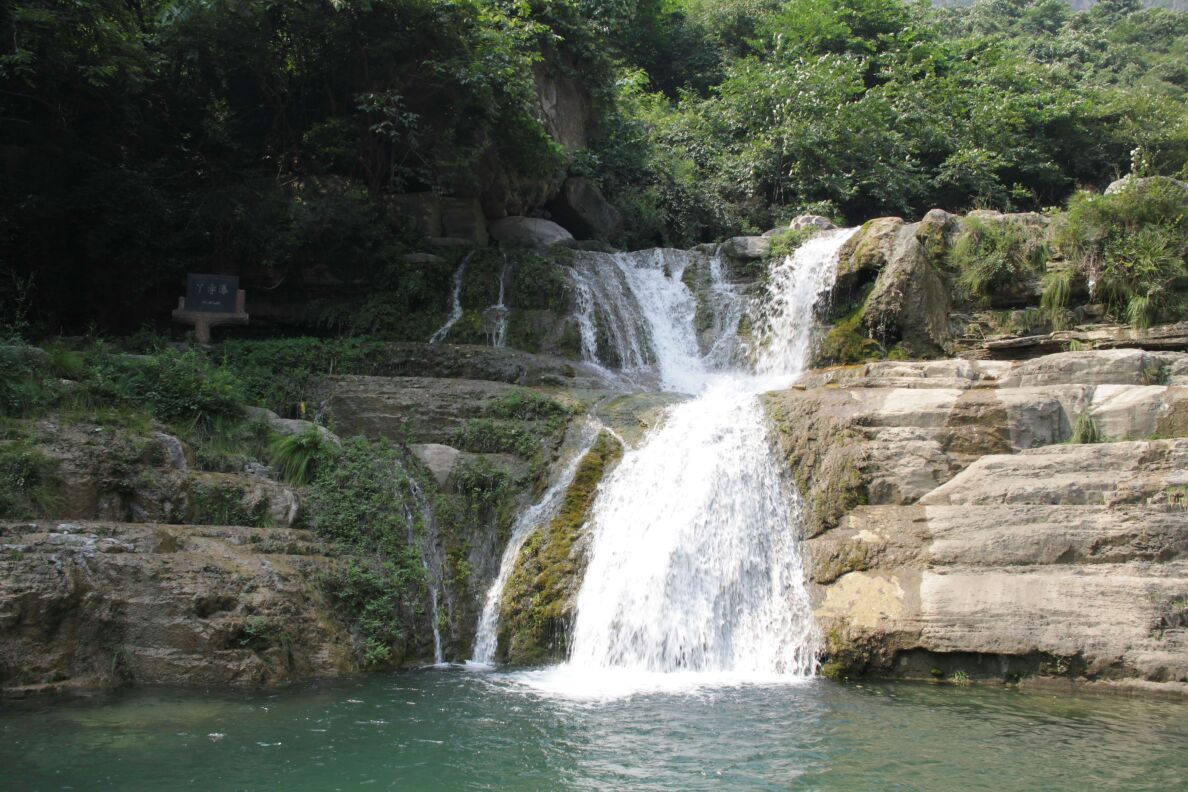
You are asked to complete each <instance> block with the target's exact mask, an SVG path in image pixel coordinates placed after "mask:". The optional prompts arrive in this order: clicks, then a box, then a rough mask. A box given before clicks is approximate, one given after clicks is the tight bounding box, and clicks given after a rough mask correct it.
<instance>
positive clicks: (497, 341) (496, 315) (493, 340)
mask: <svg viewBox="0 0 1188 792" xmlns="http://www.w3.org/2000/svg"><path fill="white" fill-rule="evenodd" d="M507 268H508V263H507V254H506V253H505V254H503V269H502V270H501V271H500V273H499V302H497V303H495V304H494V305H492V306H490V307H489V308H487V310H485V311H483V326H484V329H485V330H486V333H487V341H489V342H490V344H491V346H493V347H504V346H507V319H508V315H509V314H510V313H511V311H509V310H508V308H507V305H506V304H505V303H504V295H505V292H506V286H507Z"/></svg>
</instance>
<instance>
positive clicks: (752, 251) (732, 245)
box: [722, 236, 771, 261]
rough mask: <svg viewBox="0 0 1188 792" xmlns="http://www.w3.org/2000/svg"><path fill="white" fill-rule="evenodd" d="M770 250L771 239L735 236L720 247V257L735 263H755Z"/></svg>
mask: <svg viewBox="0 0 1188 792" xmlns="http://www.w3.org/2000/svg"><path fill="white" fill-rule="evenodd" d="M770 250H771V237H765V236H737V237H731V238H730V239H728V240H726V242H725V243H724V244H723V245H722V255H724V256H727V257H728V258H732V259H735V260H737V261H757V260H758V259H761V258H763V257H764V256H766V255H767V253H768V251H770Z"/></svg>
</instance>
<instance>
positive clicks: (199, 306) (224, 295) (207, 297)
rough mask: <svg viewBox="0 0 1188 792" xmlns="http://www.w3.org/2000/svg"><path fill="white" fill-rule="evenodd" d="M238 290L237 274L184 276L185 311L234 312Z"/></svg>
mask: <svg viewBox="0 0 1188 792" xmlns="http://www.w3.org/2000/svg"><path fill="white" fill-rule="evenodd" d="M238 291H239V277H238V276H237V275H195V274H193V273H191V274H189V275H187V276H186V302H185V309H186V310H187V311H200V312H202V313H235V295H236V293H237V292H238Z"/></svg>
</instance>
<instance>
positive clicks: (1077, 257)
mask: <svg viewBox="0 0 1188 792" xmlns="http://www.w3.org/2000/svg"><path fill="white" fill-rule="evenodd" d="M1055 241H1056V245H1057V246H1058V247H1059V248H1060V249H1061V250H1062V251H1063V253H1064V255H1065V256H1066V257H1068V258H1069V259H1070V260H1071V261H1072V263H1073V264H1074V266H1075V267H1076V268H1077V269H1078V271H1079V273H1080V274H1081V276H1082V277H1084V278H1085V279H1086V280H1088V281H1089V282H1091V283H1092V284H1093V285H1094V287H1095V290H1096V295H1097V296H1099V297H1100V298H1101V300H1102V301H1103V302H1104V303H1105V305H1106V307H1107V309H1108V310H1109V311H1110V312H1111V313H1112V314H1113V315H1114V316H1116V317H1117V318H1119V319H1121V320H1123V321H1127V322H1129V323H1130V324H1132V325H1134V326H1135V327H1138V328H1143V327H1147V326H1149V325H1151V324H1154V323H1156V322H1159V321H1164V320H1177V319H1179V318H1182V317H1183V316H1184V315H1185V311H1186V309H1188V189H1185V188H1184V187H1182V186H1179V185H1177V184H1175V183H1174V182H1171V181H1169V180H1155V181H1151V182H1147V183H1144V184H1133V185H1131V186H1129V187H1127V188H1126V189H1124V190H1122V191H1121V192H1120V193H1117V194H1115V195H1102V196H1096V195H1091V194H1088V193H1078V194H1077V195H1076V196H1074V197H1073V199H1072V201H1071V202H1070V203H1069V209H1068V213H1067V215H1066V216H1065V217H1064V218H1063V219H1062V222H1061V223H1060V224H1059V225H1058V228H1057V231H1056V235H1055ZM1054 296H1055V295H1054Z"/></svg>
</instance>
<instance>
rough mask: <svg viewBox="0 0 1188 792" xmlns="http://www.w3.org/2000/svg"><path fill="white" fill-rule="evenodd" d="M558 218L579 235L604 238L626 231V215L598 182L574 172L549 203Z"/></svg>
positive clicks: (562, 223) (607, 238)
mask: <svg viewBox="0 0 1188 792" xmlns="http://www.w3.org/2000/svg"><path fill="white" fill-rule="evenodd" d="M548 209H549V212H550V213H551V214H552V215H553V217H554V218H556V220H557V222H558V223H560V224H561V225H563V226H564V227H565V228H567V229H569V230H570V231H572V232H573V233H574V234H575V235H576V236H579V237H584V238H594V239H602V240H612V239H616V238H618V236H619V235H620V234H622V233H623V216H622V215H621V214H619V210H618V209H616V208H615V207H613V206H611V205H610V203H609V202H608V201H607V200H606V198H604V197H603V195H602V191H601V190H599V189H598V185H597V184H595V183H594V182H592V181H590V180H589V179H587V178H584V177H581V176H571V177H569V178H568V179H566V180H565V183H564V184H563V185H561V191H560V192H559V193H558V194H557V197H556V198H554V199H553V202H552V203H550V204H549V207H548Z"/></svg>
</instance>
